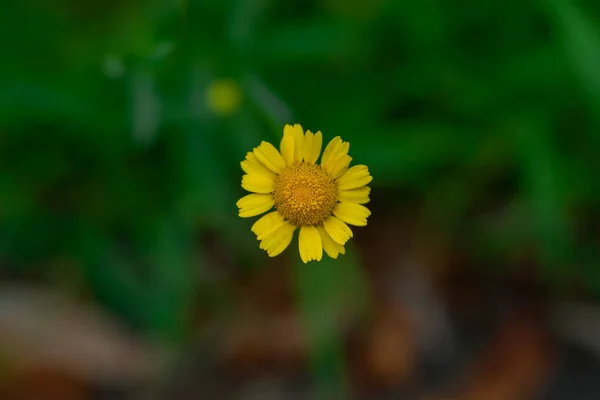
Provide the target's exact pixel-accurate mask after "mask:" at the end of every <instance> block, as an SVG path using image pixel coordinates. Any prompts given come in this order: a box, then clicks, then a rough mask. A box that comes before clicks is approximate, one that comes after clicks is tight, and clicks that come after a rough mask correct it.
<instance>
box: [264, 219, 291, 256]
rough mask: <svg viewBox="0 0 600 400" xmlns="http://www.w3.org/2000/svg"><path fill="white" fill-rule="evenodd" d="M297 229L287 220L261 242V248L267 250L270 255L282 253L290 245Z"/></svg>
mask: <svg viewBox="0 0 600 400" xmlns="http://www.w3.org/2000/svg"><path fill="white" fill-rule="evenodd" d="M295 230H296V227H295V226H294V225H292V224H290V223H289V222H287V221H285V222H284V223H282V224H281V225H280V226H279V227H278V228H277V229H275V230H274V231H273V232H271V234H270V235H268V236H267V237H266V238H265V239H264V240H263V241H262V242H261V243H260V248H261V249H263V250H266V251H267V254H268V255H269V257H275V256H277V255H279V254H281V253H282V252H283V251H284V250H285V249H286V248H287V247H288V246H289V245H290V242H291V241H292V238H293V236H294V231H295Z"/></svg>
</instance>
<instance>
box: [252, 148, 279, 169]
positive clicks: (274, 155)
mask: <svg viewBox="0 0 600 400" xmlns="http://www.w3.org/2000/svg"><path fill="white" fill-rule="evenodd" d="M254 154H256V158H258V159H259V160H260V162H262V163H263V164H264V165H265V166H266V167H267V168H269V169H270V170H271V171H273V172H275V173H276V174H278V173H280V172H281V170H282V169H284V168H285V161H283V157H281V154H279V151H277V149H276V148H275V146H273V145H272V144H271V143H269V142H262V143H261V144H260V146H258V147H257V148H255V149H254Z"/></svg>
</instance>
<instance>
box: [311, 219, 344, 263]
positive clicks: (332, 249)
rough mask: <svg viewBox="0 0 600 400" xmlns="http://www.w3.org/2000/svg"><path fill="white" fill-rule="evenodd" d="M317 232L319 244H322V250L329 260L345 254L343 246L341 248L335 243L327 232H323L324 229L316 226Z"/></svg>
mask: <svg viewBox="0 0 600 400" xmlns="http://www.w3.org/2000/svg"><path fill="white" fill-rule="evenodd" d="M317 230H318V231H319V235H320V236H321V243H323V250H325V253H327V255H328V256H329V257H331V258H337V257H338V255H339V254H344V253H346V250H345V249H344V246H342V245H341V244H339V243H336V242H335V241H334V240H333V239H332V238H331V236H329V234H328V233H327V232H325V229H324V228H323V227H322V226H320V225H319V226H317Z"/></svg>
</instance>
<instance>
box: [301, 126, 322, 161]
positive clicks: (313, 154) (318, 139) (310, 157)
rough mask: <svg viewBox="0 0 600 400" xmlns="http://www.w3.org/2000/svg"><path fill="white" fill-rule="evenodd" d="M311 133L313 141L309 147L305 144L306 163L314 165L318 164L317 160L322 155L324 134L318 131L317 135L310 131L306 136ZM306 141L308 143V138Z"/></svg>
mask: <svg viewBox="0 0 600 400" xmlns="http://www.w3.org/2000/svg"><path fill="white" fill-rule="evenodd" d="M309 133H310V134H311V135H312V140H311V141H310V145H307V144H306V142H305V143H304V161H306V162H307V163H311V164H314V163H315V162H317V159H318V158H319V155H320V154H321V146H323V134H322V133H321V131H318V132H317V133H315V134H312V132H310V131H308V132H307V133H306V134H307V135H308V134H309ZM304 140H305V141H306V137H305V138H304Z"/></svg>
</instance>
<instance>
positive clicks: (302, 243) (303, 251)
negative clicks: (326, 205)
mask: <svg viewBox="0 0 600 400" xmlns="http://www.w3.org/2000/svg"><path fill="white" fill-rule="evenodd" d="M298 248H299V250H300V258H301V259H302V261H303V262H304V263H305V264H306V263H307V262H309V261H312V260H317V261H321V258H322V257H323V245H322V243H321V235H319V231H318V230H317V228H315V227H314V226H303V227H301V228H300V235H299V236H298Z"/></svg>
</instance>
